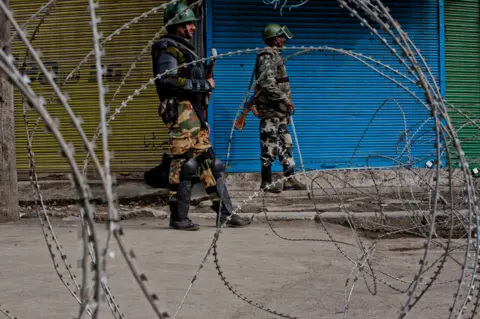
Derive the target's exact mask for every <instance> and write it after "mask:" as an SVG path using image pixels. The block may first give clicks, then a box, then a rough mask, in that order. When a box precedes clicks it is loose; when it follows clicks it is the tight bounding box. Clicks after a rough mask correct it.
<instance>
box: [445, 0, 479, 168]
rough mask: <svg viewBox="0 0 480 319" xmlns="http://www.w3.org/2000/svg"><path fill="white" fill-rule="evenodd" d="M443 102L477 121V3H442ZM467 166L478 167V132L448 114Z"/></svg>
mask: <svg viewBox="0 0 480 319" xmlns="http://www.w3.org/2000/svg"><path fill="white" fill-rule="evenodd" d="M445 64H446V82H447V100H448V102H450V103H451V104H453V105H454V106H455V107H457V108H459V109H460V110H461V111H462V112H466V113H468V114H469V115H470V116H471V117H472V118H473V119H480V0H445ZM450 116H451V117H452V122H453V123H454V125H455V127H456V128H457V130H459V137H460V139H461V143H462V147H463V150H464V151H465V155H466V156H467V158H468V160H469V164H470V166H472V168H473V167H479V166H478V165H479V162H480V135H479V134H480V131H479V130H478V129H477V128H475V127H474V126H473V125H467V126H465V127H464V128H461V129H460V127H461V126H462V125H463V124H465V119H464V118H463V117H462V116H459V115H458V114H456V113H455V112H451V113H450Z"/></svg>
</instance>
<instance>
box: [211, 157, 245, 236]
mask: <svg viewBox="0 0 480 319" xmlns="http://www.w3.org/2000/svg"><path fill="white" fill-rule="evenodd" d="M214 171H215V179H216V182H217V185H216V186H215V187H212V189H210V190H207V193H209V194H215V195H216V197H217V198H216V199H214V200H212V203H213V205H212V209H213V210H214V211H215V213H216V214H217V223H216V224H217V227H219V226H220V225H222V224H223V223H224V222H225V221H226V220H227V218H228V217H229V216H230V215H233V216H232V217H231V218H230V219H229V220H228V221H227V223H226V226H229V227H243V226H247V225H249V224H251V221H250V219H245V218H242V217H240V216H239V215H237V214H233V204H232V201H231V199H230V195H229V194H228V189H227V185H226V184H225V171H224V168H223V165H222V164H221V162H220V161H219V160H218V159H216V160H215V165H214ZM220 199H222V200H221V202H222V207H220ZM219 214H220V218H218V216H219Z"/></svg>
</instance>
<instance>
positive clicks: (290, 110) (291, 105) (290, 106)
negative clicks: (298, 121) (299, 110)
mask: <svg viewBox="0 0 480 319" xmlns="http://www.w3.org/2000/svg"><path fill="white" fill-rule="evenodd" d="M288 111H289V112H290V116H293V114H295V105H294V104H293V103H290V104H289V105H288Z"/></svg>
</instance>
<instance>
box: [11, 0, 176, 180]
mask: <svg viewBox="0 0 480 319" xmlns="http://www.w3.org/2000/svg"><path fill="white" fill-rule="evenodd" d="M165 2H166V1H165V0H161V1H157V0H155V1H154V0H136V1H131V0H105V1H101V2H100V8H99V9H98V10H97V14H98V16H100V18H101V23H100V24H99V29H100V32H102V33H103V35H104V37H107V36H108V35H110V34H111V33H112V32H113V31H115V30H116V29H118V28H120V27H121V26H122V25H124V24H125V23H126V22H128V21H130V20H131V19H133V18H135V17H138V16H140V15H141V14H142V13H144V12H147V11H149V10H150V9H152V8H154V7H158V6H160V5H161V4H162V3H165ZM10 3H11V9H12V10H13V11H14V14H15V18H16V19H17V21H18V22H19V23H20V24H23V23H24V22H25V21H26V20H27V19H29V18H30V17H31V15H32V14H33V13H35V12H36V11H37V10H38V9H39V8H40V7H41V6H43V5H45V3H46V1H44V0H28V1H27V0H16V1H11V2H10ZM41 16H43V15H41ZM41 16H40V17H41ZM38 22H39V19H36V20H35V21H32V22H31V23H30V25H29V27H28V34H29V37H30V36H31V35H32V34H33V33H34V30H35V27H36V26H37V24H38ZM89 22H90V12H89V10H88V1H84V0H68V1H58V3H57V5H56V7H55V8H53V9H52V10H51V13H50V15H49V16H47V17H46V18H45V22H44V23H43V24H42V25H41V26H40V29H39V31H38V33H37V35H36V36H35V39H34V40H33V46H34V47H35V48H37V49H39V50H40V51H41V52H42V60H43V61H44V62H45V63H47V67H48V68H49V69H51V66H52V65H55V67H56V72H57V75H58V79H57V84H59V83H61V81H62V80H63V79H64V78H65V76H66V75H67V74H68V73H70V72H71V71H72V70H73V69H74V68H75V67H76V66H77V65H78V63H79V62H80V61H81V60H82V59H83V58H84V57H85V56H86V55H87V54H88V52H90V51H91V50H92V49H93V42H92V36H91V26H90V23H89ZM162 24H163V9H161V10H158V12H157V13H153V14H150V15H149V16H148V17H147V18H144V19H141V20H140V21H139V22H138V23H134V24H132V25H131V26H130V27H129V28H128V29H126V30H123V31H122V32H121V33H120V34H119V35H117V36H115V37H114V38H113V41H111V42H108V43H106V44H105V46H104V49H105V51H106V56H105V57H103V58H102V62H103V64H104V65H105V66H106V68H107V75H106V76H105V85H107V86H108V87H109V92H108V94H107V96H106V100H105V101H106V103H109V102H110V100H111V98H112V96H113V94H114V92H115V90H116V88H117V86H118V85H119V84H120V82H121V80H122V79H123V77H124V76H125V75H126V73H127V71H128V70H129V68H130V66H131V64H132V63H133V62H135V60H136V58H137V56H138V55H139V54H140V52H141V51H142V48H144V47H145V46H146V45H147V43H148V41H150V40H151V39H152V37H153V36H154V34H155V33H156V32H158V31H159V30H160V28H161V27H162ZM25 51H26V50H25V46H24V45H23V43H22V42H21V41H19V40H15V41H14V42H13V44H12V52H13V54H14V55H15V57H16V58H17V63H18V65H19V66H21V65H22V63H23V61H24V58H25ZM94 66H95V60H94V58H93V57H92V58H90V59H89V60H88V62H87V63H85V64H84V65H83V66H82V68H81V69H80V72H79V73H78V74H77V76H78V78H76V79H75V80H71V81H69V82H68V83H67V84H66V85H65V86H63V87H62V88H61V89H62V90H63V91H65V92H67V93H68V95H69V96H70V105H71V107H72V108H73V111H74V112H75V114H76V115H77V116H81V117H82V118H83V120H84V124H83V129H84V130H85V132H86V134H87V136H88V137H89V139H92V137H93V134H94V132H95V130H96V128H97V125H98V123H99V119H100V117H99V113H100V110H99V106H98V90H97V86H96V79H95V76H96V75H95V69H94ZM26 72H27V74H28V75H29V77H30V78H31V80H32V88H33V89H34V90H35V91H36V92H37V93H38V94H41V95H43V96H44V97H45V98H47V99H48V98H49V97H51V96H52V89H51V88H50V86H48V85H45V84H42V83H41V82H42V79H41V74H40V71H39V70H38V68H36V66H35V63H34V62H32V61H31V62H28V65H27V68H26ZM152 76H153V74H152V67H151V59H150V50H148V51H147V53H146V54H145V55H144V56H143V58H142V59H141V61H140V62H138V63H137V66H136V68H135V69H134V71H133V72H132V74H131V76H130V77H129V78H128V80H127V81H126V84H125V85H124V86H123V87H122V90H121V92H120V94H119V95H118V96H117V98H116V100H115V101H114V102H113V103H112V105H111V112H113V111H114V110H115V109H116V108H118V107H119V106H120V104H121V102H122V101H124V100H125V99H126V98H127V97H128V96H129V95H131V94H133V93H134V91H135V90H136V89H139V88H140V87H141V86H142V85H143V84H144V83H146V82H147V81H148V80H149V79H150V78H151V77H152ZM157 106H158V98H157V96H156V93H155V86H154V85H151V86H149V87H148V89H147V90H145V91H142V93H141V94H140V95H138V96H137V97H135V99H134V100H133V101H132V102H129V104H128V106H127V107H126V108H125V109H123V110H122V112H121V113H120V114H118V115H117V116H116V118H115V120H114V121H112V122H111V125H110V127H111V130H112V135H111V136H110V138H109V146H110V149H111V151H113V152H114V159H113V160H112V163H111V164H112V171H114V172H115V173H117V175H118V174H132V173H135V172H143V171H145V170H147V169H149V168H151V167H153V166H155V165H157V163H158V162H159V160H160V159H161V154H162V152H163V150H164V149H165V146H162V145H161V142H162V141H164V140H165V139H167V138H168V133H167V129H166V127H165V125H164V124H163V123H162V121H161V119H160V118H159V117H158V115H157ZM48 109H49V112H50V113H51V114H52V116H54V117H58V118H59V120H60V128H61V131H62V133H63V135H64V137H65V139H66V140H67V142H72V143H73V144H74V146H75V151H76V158H77V163H78V164H79V165H80V167H83V161H84V159H85V155H86V154H85V151H84V148H83V145H82V143H81V141H80V136H79V134H78V133H77V132H76V131H75V130H74V129H73V128H72V127H71V126H70V121H69V120H68V119H67V113H66V112H65V111H64V109H63V108H62V107H61V106H60V105H59V104H58V102H55V103H52V104H51V105H49V108H48ZM110 114H111V113H110ZM37 117H38V114H36V113H35V112H34V111H33V110H31V111H29V114H28V122H29V124H28V126H29V129H32V127H33V125H34V123H35V121H36V119H37ZM15 126H16V128H15V130H16V140H17V143H16V146H17V167H18V171H19V176H20V177H21V178H24V177H25V173H26V172H27V169H28V154H27V139H26V133H25V125H24V121H23V114H22V104H21V97H20V95H19V93H18V90H16V92H15ZM34 152H35V159H36V163H37V170H38V172H39V173H40V174H41V175H42V176H45V175H46V176H50V177H52V176H54V175H57V174H59V175H62V174H64V173H66V172H69V171H70V169H69V167H68V164H67V162H66V160H65V159H64V158H62V157H61V156H60V155H59V147H58V145H57V143H56V142H55V140H54V139H53V138H52V137H51V136H50V135H49V134H47V133H46V132H45V130H44V123H41V126H40V127H39V129H38V130H37V133H36V134H35V139H34ZM101 153H102V152H101V137H100V138H99V139H98V140H97V155H98V156H99V157H100V159H101V158H102V156H101ZM91 170H93V165H91V160H90V165H89V171H91Z"/></svg>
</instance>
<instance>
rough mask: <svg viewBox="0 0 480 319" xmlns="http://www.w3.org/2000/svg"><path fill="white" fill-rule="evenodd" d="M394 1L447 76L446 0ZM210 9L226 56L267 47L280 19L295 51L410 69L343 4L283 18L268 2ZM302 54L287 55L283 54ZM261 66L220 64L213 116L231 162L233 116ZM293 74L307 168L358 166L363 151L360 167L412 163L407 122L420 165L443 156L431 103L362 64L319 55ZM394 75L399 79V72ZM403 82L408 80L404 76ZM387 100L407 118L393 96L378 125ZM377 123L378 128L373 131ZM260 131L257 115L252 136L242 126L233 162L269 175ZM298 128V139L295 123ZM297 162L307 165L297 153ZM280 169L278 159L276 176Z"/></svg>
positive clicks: (311, 6)
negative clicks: (442, 30) (312, 49)
mask: <svg viewBox="0 0 480 319" xmlns="http://www.w3.org/2000/svg"><path fill="white" fill-rule="evenodd" d="M384 3H385V4H386V5H388V6H389V7H390V9H391V12H392V16H393V17H394V18H395V19H397V20H398V21H399V22H400V23H401V25H402V27H403V29H404V30H405V31H406V32H408V34H409V35H410V37H411V39H412V40H413V41H414V43H415V44H416V46H417V47H418V48H419V49H420V51H421V53H422V54H423V56H424V57H425V58H426V60H427V62H428V64H429V66H430V67H431V68H432V72H433V74H434V76H435V78H436V79H439V74H440V54H439V19H438V10H439V9H438V2H437V1H435V0H421V1H384ZM209 5H210V7H209V8H208V14H209V16H208V19H209V24H211V26H210V31H207V32H210V34H209V35H208V39H207V42H208V43H207V47H208V48H211V47H214V48H216V49H217V51H218V53H219V54H221V53H226V52H229V51H235V50H243V49H247V48H256V47H263V46H264V44H263V41H262V31H263V27H264V26H265V24H266V23H269V22H277V23H280V24H286V25H288V27H289V29H290V30H291V31H292V32H293V34H294V36H295V37H294V39H293V40H291V41H290V42H288V46H330V47H334V48H344V49H347V50H353V51H355V52H357V53H363V54H365V55H368V56H372V57H373V58H375V59H377V60H381V61H382V62H383V63H385V64H388V65H390V66H392V67H394V68H395V69H397V70H399V71H402V72H405V73H406V70H405V68H404V67H401V66H400V64H399V62H398V61H397V59H396V57H395V56H393V55H391V54H390V53H389V51H388V49H387V48H386V47H385V46H383V45H382V44H381V43H380V41H379V40H378V39H377V38H376V37H374V36H372V35H371V34H370V33H369V31H368V29H366V28H364V27H361V26H360V24H359V22H358V20H357V19H354V18H352V17H351V16H350V15H349V13H348V12H347V11H346V10H345V9H340V8H339V7H338V5H337V1H334V0H331V1H313V0H312V1H309V2H308V3H307V4H305V5H304V6H303V7H300V8H294V9H292V10H291V11H288V10H284V11H283V16H281V15H280V12H279V10H278V9H276V10H274V9H273V7H272V6H271V5H266V4H264V3H263V1H261V0H211V1H210V2H209ZM376 27H378V25H376ZM389 42H390V43H391V40H390V41H389ZM293 52H294V51H288V50H286V51H285V52H284V54H283V55H288V54H291V53H293ZM254 65H255V54H249V55H235V56H233V57H228V58H224V59H219V60H218V61H217V64H216V66H215V81H216V86H217V87H216V90H215V94H214V96H213V103H212V105H211V107H213V111H212V112H211V113H210V115H211V116H212V115H213V123H214V135H213V139H214V147H215V150H216V153H217V155H218V156H219V157H220V158H221V159H222V160H223V161H225V160H226V158H227V148H228V140H229V136H230V131H231V128H232V124H233V119H234V117H235V114H236V112H237V109H238V107H239V105H240V103H241V101H242V100H243V98H244V96H245V93H246V92H247V90H248V84H249V80H250V76H251V74H252V70H253V67H254ZM375 66H376V67H378V65H375ZM380 69H382V70H384V69H383V68H380ZM287 72H288V75H289V77H290V82H291V86H292V96H293V102H294V104H295V106H296V112H295V117H294V121H295V122H294V123H295V126H296V130H297V135H298V139H299V143H300V149H301V152H302V155H303V160H304V163H305V164H306V167H307V168H309V169H319V168H334V167H337V168H338V167H345V166H348V165H349V163H350V160H351V158H352V155H353V154H354V152H355V158H354V160H353V163H352V165H353V166H355V167H362V166H365V165H366V164H367V158H368V157H369V156H371V155H373V154H377V155H378V154H380V155H386V156H391V157H395V158H400V157H401V158H402V160H405V158H406V157H407V155H408V154H407V153H405V154H403V156H400V155H401V154H402V150H403V149H404V147H405V138H404V135H405V128H404V127H405V123H406V126H407V129H408V130H409V131H408V133H407V135H408V136H409V138H411V144H412V146H411V150H412V152H411V154H410V155H411V158H412V159H413V160H414V161H419V162H420V163H421V165H423V163H425V161H426V160H427V158H428V157H429V156H431V155H432V154H433V153H434V152H435V149H434V142H435V141H434V140H432V137H433V136H434V135H433V131H432V125H433V122H432V121H428V118H429V114H428V111H427V110H426V109H425V107H424V106H423V105H421V104H420V103H419V102H417V101H416V100H415V99H414V98H413V97H412V96H411V95H409V94H407V93H405V91H404V90H403V89H401V88H399V87H397V85H395V84H394V83H392V82H391V81H389V80H387V79H385V78H383V77H381V76H380V75H378V74H377V73H376V72H374V71H372V70H371V69H370V68H368V67H366V66H365V65H363V64H361V63H359V62H358V61H355V60H354V59H352V58H350V57H346V56H343V55H339V54H334V53H310V54H307V55H302V56H300V57H296V58H294V59H292V60H290V61H289V62H288V63H287ZM386 73H387V74H389V75H392V72H386ZM395 78H396V79H399V77H398V76H396V77H395ZM437 82H439V81H438V80H437ZM402 83H405V81H402ZM412 87H414V86H413V85H410V86H409V88H412ZM413 91H414V92H416V94H417V96H419V97H420V98H421V99H424V97H423V93H422V91H420V90H419V89H418V88H415V87H414V88H413ZM386 99H394V100H395V101H396V102H398V103H399V104H400V105H401V108H402V111H403V113H404V114H405V117H403V116H402V112H401V111H400V109H399V108H398V107H397V106H396V104H395V101H393V100H388V101H387V102H386V104H385V106H384V107H383V108H382V110H380V111H379V112H377V115H376V117H375V119H374V120H373V121H372V122H371V123H370V121H371V120H372V117H373V115H374V114H375V113H376V111H377V109H378V108H379V107H380V106H381V105H382V103H384V102H385V101H386ZM426 120H427V121H426ZM425 121H426V122H425ZM210 122H212V119H210ZM369 123H370V124H369ZM367 127H368V128H369V129H368V131H367V133H366V134H364V132H365V130H366V129H367ZM258 128H259V121H258V119H257V118H255V117H254V116H253V114H252V113H250V114H249V115H248V117H247V122H246V125H245V128H244V130H243V131H242V132H239V131H237V130H235V132H234V134H233V141H232V148H231V154H230V157H229V161H228V164H229V165H228V170H229V171H230V172H258V171H259V168H260V144H259V143H260V142H259V133H258ZM290 131H291V133H292V137H293V132H292V130H291V126H290ZM414 134H415V136H414V137H413V138H412V137H411V135H414ZM360 140H361V144H360V146H358V148H357V145H358V143H359V141H360ZM295 160H296V164H297V167H299V166H300V165H299V164H300V162H299V159H298V152H297V150H296V147H295ZM368 164H369V165H370V166H377V167H378V166H391V165H394V164H395V163H394V162H392V161H391V160H387V159H384V158H383V159H382V158H370V159H369V161H368ZM279 169H280V166H279V165H278V161H277V164H276V165H275V166H274V170H279Z"/></svg>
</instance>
